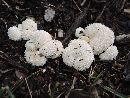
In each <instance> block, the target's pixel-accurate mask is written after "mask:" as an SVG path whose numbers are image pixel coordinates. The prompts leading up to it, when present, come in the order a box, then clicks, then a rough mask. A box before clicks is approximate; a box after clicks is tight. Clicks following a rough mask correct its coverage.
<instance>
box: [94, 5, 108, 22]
mask: <svg viewBox="0 0 130 98" xmlns="http://www.w3.org/2000/svg"><path fill="white" fill-rule="evenodd" d="M106 7H107V6H106V4H105V6H104V7H103V9H102V11H101V13H100V14H99V15H98V17H97V18H96V20H95V22H97V21H98V20H99V19H100V18H101V16H102V14H103V13H104V11H105V9H106Z"/></svg>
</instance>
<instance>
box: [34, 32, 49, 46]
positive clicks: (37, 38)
mask: <svg viewBox="0 0 130 98" xmlns="http://www.w3.org/2000/svg"><path fill="white" fill-rule="evenodd" d="M31 39H32V40H34V42H35V45H36V47H37V48H41V47H42V46H43V45H44V44H45V43H46V42H48V41H51V40H52V36H51V35H50V34H49V33H48V32H46V31H44V30H37V31H36V32H35V34H34V36H33V37H32V38H31Z"/></svg>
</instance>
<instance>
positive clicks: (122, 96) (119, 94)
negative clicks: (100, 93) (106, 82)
mask: <svg viewBox="0 0 130 98" xmlns="http://www.w3.org/2000/svg"><path fill="white" fill-rule="evenodd" d="M102 87H103V88H104V89H105V90H107V91H109V92H111V93H113V94H114V95H116V96H118V97H120V98H128V96H125V95H123V94H121V93H118V92H117V91H115V90H113V89H112V88H110V87H107V86H102Z"/></svg>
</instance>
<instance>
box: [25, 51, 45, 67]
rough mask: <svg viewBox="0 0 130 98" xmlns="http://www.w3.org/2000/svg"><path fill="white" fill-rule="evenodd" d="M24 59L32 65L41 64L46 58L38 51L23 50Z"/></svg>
mask: <svg viewBox="0 0 130 98" xmlns="http://www.w3.org/2000/svg"><path fill="white" fill-rule="evenodd" d="M25 59H26V61H27V62H28V63H30V64H32V65H33V66H43V65H44V64H45V63H46V61H47V59H46V58H45V57H44V56H41V55H40V53H39V51H33V52H32V51H27V50H26V51H25Z"/></svg>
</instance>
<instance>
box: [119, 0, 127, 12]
mask: <svg viewBox="0 0 130 98" xmlns="http://www.w3.org/2000/svg"><path fill="white" fill-rule="evenodd" d="M126 1H127V0H123V2H122V5H121V8H120V11H121V10H122V9H123V8H124V5H125V3H126Z"/></svg>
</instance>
